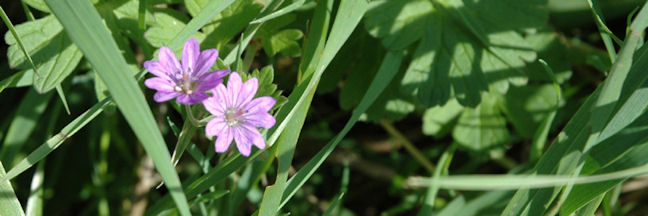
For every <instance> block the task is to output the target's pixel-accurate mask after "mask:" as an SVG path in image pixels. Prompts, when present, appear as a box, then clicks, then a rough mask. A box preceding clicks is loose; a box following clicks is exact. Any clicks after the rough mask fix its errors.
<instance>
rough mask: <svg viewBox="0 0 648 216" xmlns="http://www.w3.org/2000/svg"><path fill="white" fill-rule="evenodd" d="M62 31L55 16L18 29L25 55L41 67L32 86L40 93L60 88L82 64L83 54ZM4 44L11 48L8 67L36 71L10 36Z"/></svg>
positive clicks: (32, 22) (19, 26)
mask: <svg viewBox="0 0 648 216" xmlns="http://www.w3.org/2000/svg"><path fill="white" fill-rule="evenodd" d="M61 30H62V27H61V24H60V23H59V22H58V21H57V20H56V18H55V17H54V16H52V15H49V16H46V17H44V18H41V19H38V20H35V21H31V22H27V23H23V24H20V25H17V26H16V32H17V33H18V35H19V36H20V37H21V38H22V40H23V41H24V42H25V43H24V45H25V49H26V51H27V52H29V53H31V55H32V58H33V60H34V64H36V66H37V67H38V74H39V76H34V77H33V78H34V82H33V85H34V88H36V90H38V91H39V92H47V91H49V90H51V89H53V88H54V87H56V86H57V85H59V84H60V83H61V82H62V81H63V80H64V79H65V78H66V77H67V76H68V75H70V73H72V71H73V70H74V68H76V66H77V65H78V64H79V61H80V60H81V57H82V54H81V52H80V51H79V50H78V49H77V47H76V46H75V45H74V44H72V43H71V42H70V40H69V39H68V37H67V36H66V35H65V33H62V31H61ZM5 41H6V42H7V44H9V45H10V47H9V49H8V50H7V55H8V57H9V65H10V66H11V67H15V68H20V69H30V70H33V69H31V65H30V64H28V62H27V61H25V60H26V57H25V55H24V53H23V52H22V50H21V48H20V47H19V46H18V44H17V40H16V39H15V38H14V37H13V35H11V34H8V33H7V34H6V35H5Z"/></svg>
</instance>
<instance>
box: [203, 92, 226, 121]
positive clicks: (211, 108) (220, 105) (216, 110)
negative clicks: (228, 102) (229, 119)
mask: <svg viewBox="0 0 648 216" xmlns="http://www.w3.org/2000/svg"><path fill="white" fill-rule="evenodd" d="M213 92H214V96H211V97H209V98H207V99H206V100H204V101H203V106H205V109H206V110H207V112H209V113H211V114H212V115H213V116H216V117H217V118H218V117H223V118H224V115H225V103H224V102H220V99H219V98H218V97H219V96H218V95H217V93H216V91H213Z"/></svg>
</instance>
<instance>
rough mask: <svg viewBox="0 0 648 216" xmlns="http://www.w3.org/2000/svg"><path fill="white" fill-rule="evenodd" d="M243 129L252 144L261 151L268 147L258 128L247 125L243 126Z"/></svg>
mask: <svg viewBox="0 0 648 216" xmlns="http://www.w3.org/2000/svg"><path fill="white" fill-rule="evenodd" d="M241 129H243V130H245V131H246V132H247V137H248V139H249V140H251V141H252V143H253V144H254V145H255V146H256V147H257V148H259V149H264V148H265V147H266V142H265V140H264V139H263V136H261V133H259V131H258V130H257V129H256V128H253V127H249V126H247V125H245V126H242V127H241Z"/></svg>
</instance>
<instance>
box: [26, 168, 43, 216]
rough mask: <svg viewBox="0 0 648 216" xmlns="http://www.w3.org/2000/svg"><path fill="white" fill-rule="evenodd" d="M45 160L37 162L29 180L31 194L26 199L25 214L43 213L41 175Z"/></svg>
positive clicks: (32, 215)
mask: <svg viewBox="0 0 648 216" xmlns="http://www.w3.org/2000/svg"><path fill="white" fill-rule="evenodd" d="M44 169H45V161H42V162H40V163H38V167H36V172H35V173H34V177H32V182H31V194H30V195H29V199H27V207H26V208H25V213H26V214H27V216H38V215H43V190H44V189H43V186H44V185H43V176H44V172H45V170H44Z"/></svg>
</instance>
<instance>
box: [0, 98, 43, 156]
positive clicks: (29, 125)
mask: <svg viewBox="0 0 648 216" xmlns="http://www.w3.org/2000/svg"><path fill="white" fill-rule="evenodd" d="M50 98H52V93H51V92H50V93H46V94H44V95H41V94H38V92H36V91H35V90H33V89H30V90H29V91H27V94H26V95H25V97H24V98H23V99H22V101H21V102H20V104H19V105H18V107H17V109H16V110H17V112H16V115H15V117H14V118H13V120H12V121H11V125H10V126H9V130H8V131H7V134H6V135H5V139H4V143H3V145H2V149H0V159H1V160H2V162H3V163H4V164H7V165H13V164H14V159H15V157H16V156H17V155H18V153H19V152H20V150H21V149H22V147H23V146H24V145H25V144H26V143H27V141H28V140H29V137H30V135H31V133H32V131H34V129H35V128H36V127H37V126H38V125H39V119H40V117H41V115H42V114H43V112H44V111H45V108H47V104H48V102H49V100H50Z"/></svg>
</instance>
